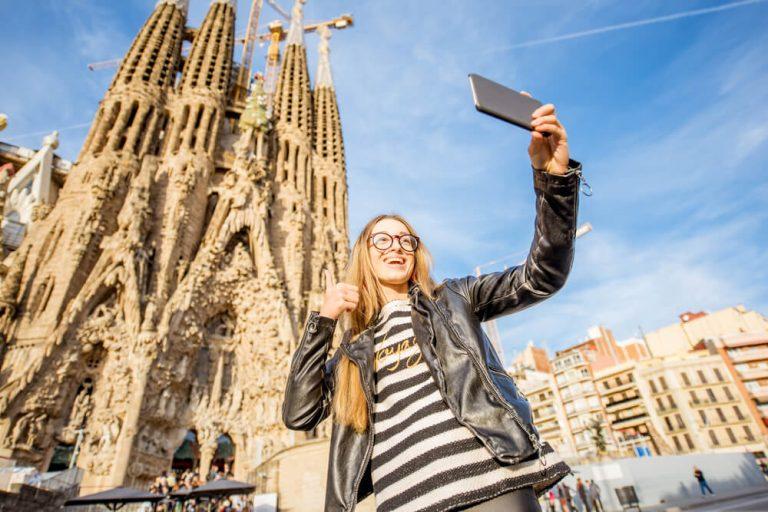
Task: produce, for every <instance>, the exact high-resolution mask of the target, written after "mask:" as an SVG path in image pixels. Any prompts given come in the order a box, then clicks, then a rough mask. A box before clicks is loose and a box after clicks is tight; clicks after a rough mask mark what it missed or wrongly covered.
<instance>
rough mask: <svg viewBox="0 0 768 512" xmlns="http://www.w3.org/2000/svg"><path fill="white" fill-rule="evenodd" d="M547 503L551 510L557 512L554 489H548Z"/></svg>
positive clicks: (550, 511)
mask: <svg viewBox="0 0 768 512" xmlns="http://www.w3.org/2000/svg"><path fill="white" fill-rule="evenodd" d="M547 504H548V507H549V512H555V491H553V490H552V489H550V490H549V491H547Z"/></svg>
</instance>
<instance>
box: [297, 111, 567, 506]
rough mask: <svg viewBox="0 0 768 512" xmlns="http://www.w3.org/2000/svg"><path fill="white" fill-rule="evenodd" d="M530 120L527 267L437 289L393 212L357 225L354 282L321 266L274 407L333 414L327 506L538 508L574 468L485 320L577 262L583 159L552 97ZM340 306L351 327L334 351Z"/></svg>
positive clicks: (546, 286) (419, 247)
mask: <svg viewBox="0 0 768 512" xmlns="http://www.w3.org/2000/svg"><path fill="white" fill-rule="evenodd" d="M532 117H533V121H532V125H533V127H534V129H533V131H532V132H531V141H530V145H529V148H528V153H529V156H530V158H531V165H532V167H533V181H534V189H535V192H536V210H537V211H536V225H535V236H534V241H533V244H532V246H531V251H530V253H529V255H528V258H527V260H526V262H525V263H524V264H523V265H519V266H517V267H514V268H511V269H508V270H505V271H503V272H496V273H491V274H485V275H482V276H479V277H474V276H467V277H463V278H459V279H446V280H444V281H443V282H442V283H440V284H439V285H438V284H436V283H435V282H434V281H433V280H432V278H431V277H430V262H431V257H430V254H429V252H428V251H427V249H426V247H424V245H423V244H422V243H421V242H420V239H419V237H418V236H417V235H416V232H415V231H414V229H413V228H412V226H411V225H410V224H409V223H408V222H407V221H406V220H405V219H403V218H402V217H401V216H399V215H394V214H392V215H379V216H377V217H375V218H374V219H372V220H371V221H370V222H368V224H366V226H365V228H364V229H363V230H362V232H361V233H360V236H359V237H358V238H357V241H356V242H355V244H354V247H353V248H352V256H351V260H350V265H349V268H348V271H347V276H346V280H347V281H348V282H346V283H338V284H337V283H335V282H333V276H332V274H331V273H330V271H328V272H326V286H327V289H326V291H325V296H324V298H323V304H322V306H321V307H320V310H319V311H311V312H310V314H309V318H308V320H307V324H306V326H305V329H304V333H303V335H302V338H301V340H300V343H299V346H298V348H297V349H296V353H295V354H294V356H293V360H292V363H291V369H290V374H289V377H288V382H287V385H286V391H285V401H284V402H283V411H282V412H283V421H284V422H285V424H286V426H287V427H288V428H291V429H294V430H311V429H313V428H315V427H316V426H317V425H318V424H319V423H320V422H321V421H323V420H324V419H325V418H326V417H327V416H328V415H330V414H331V412H333V416H334V423H333V430H332V435H331V446H330V456H329V459H330V460H329V468H328V482H327V486H326V503H325V510H327V511H337V510H343V511H350V510H353V509H354V507H355V505H356V503H357V502H358V501H360V500H362V499H363V498H365V497H366V496H367V495H369V494H371V493H372V492H373V493H374V495H375V499H376V509H377V511H379V512H383V511H390V510H397V511H414V510H419V511H422V510H434V511H447V510H473V511H483V512H491V511H495V510H519V511H540V510H541V509H540V507H539V505H538V502H537V495H541V493H543V492H545V491H546V490H547V489H548V488H550V487H552V486H553V485H555V484H556V483H557V482H558V481H559V480H560V479H562V478H563V477H564V476H565V475H566V474H567V473H569V472H570V468H568V466H567V465H566V464H565V463H564V462H563V461H562V460H561V459H560V458H559V457H558V456H557V455H556V454H555V453H554V451H553V450H552V448H551V447H550V446H549V445H548V444H546V443H542V442H541V441H540V439H539V434H538V432H537V430H536V428H535V427H534V425H533V421H532V416H531V408H530V405H529V404H528V401H527V400H526V398H525V397H524V396H523V395H522V394H520V392H519V391H518V390H517V387H516V386H515V383H514V381H513V379H512V378H511V377H510V376H509V375H508V374H507V373H506V372H505V371H504V370H503V368H502V366H501V363H500V361H499V359H498V356H497V355H496V353H495V351H494V350H493V348H492V347H491V344H490V342H489V340H488V338H487V337H486V336H485V334H484V332H483V330H482V329H481V326H480V325H481V322H483V321H487V320H491V319H493V318H497V317H500V316H502V315H506V314H509V313H512V312H515V311H519V310H522V309H524V308H526V307H528V306H530V305H532V304H534V303H536V302H538V301H540V300H543V299H545V298H547V297H549V296H550V295H552V294H553V293H555V292H556V291H557V290H558V289H560V288H561V287H562V286H563V284H564V283H565V280H566V276H567V274H568V272H569V271H570V268H571V263H572V260H573V241H574V238H575V232H576V211H577V208H578V194H577V192H578V185H579V177H580V174H581V165H580V164H579V163H578V162H576V161H574V160H570V159H569V155H568V144H567V137H566V132H565V129H564V128H563V126H562V125H561V124H560V122H559V121H558V119H557V116H556V114H555V108H554V106H553V105H551V104H548V105H544V106H542V107H540V108H539V109H537V110H536V111H535V112H534V113H533V115H532ZM545 135H548V136H545ZM342 314H344V315H346V316H347V318H346V319H347V320H348V323H347V325H349V326H350V327H351V328H350V329H349V330H348V331H346V332H345V333H344V339H343V340H342V343H341V345H340V347H339V349H338V350H337V351H336V352H335V354H334V355H333V357H332V358H330V359H329V357H328V353H329V350H330V349H331V340H332V337H333V333H334V330H335V327H336V323H337V321H338V319H339V317H340V316H341V315H342Z"/></svg>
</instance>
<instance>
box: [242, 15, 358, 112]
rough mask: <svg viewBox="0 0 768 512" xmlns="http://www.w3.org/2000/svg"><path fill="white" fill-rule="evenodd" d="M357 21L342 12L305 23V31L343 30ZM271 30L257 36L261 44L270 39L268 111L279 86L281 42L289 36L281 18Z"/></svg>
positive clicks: (266, 75) (266, 81)
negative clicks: (333, 16) (325, 18)
mask: <svg viewBox="0 0 768 512" xmlns="http://www.w3.org/2000/svg"><path fill="white" fill-rule="evenodd" d="M267 1H268V2H269V4H270V5H271V6H272V7H274V5H273V2H270V1H269V0H267ZM354 23H355V20H354V18H353V17H352V15H351V14H342V15H341V16H337V17H336V18H333V19H331V20H327V21H319V22H316V23H310V24H307V25H304V32H305V33H310V32H316V31H318V30H319V29H320V28H321V27H328V28H334V29H337V30H342V29H345V28H349V27H351V26H353V25H354ZM267 28H268V29H269V32H266V33H263V34H259V35H257V36H256V40H258V41H259V42H260V44H262V45H263V44H264V42H266V41H269V48H268V49H267V62H266V65H265V67H264V92H265V93H266V94H267V111H268V112H271V111H272V99H273V97H274V94H275V90H276V88H277V75H278V69H279V64H280V42H281V41H283V40H284V39H285V38H286V36H287V34H288V33H287V31H286V30H285V28H284V27H283V23H282V22H281V21H280V20H275V21H273V22H271V23H270V24H269V25H267Z"/></svg>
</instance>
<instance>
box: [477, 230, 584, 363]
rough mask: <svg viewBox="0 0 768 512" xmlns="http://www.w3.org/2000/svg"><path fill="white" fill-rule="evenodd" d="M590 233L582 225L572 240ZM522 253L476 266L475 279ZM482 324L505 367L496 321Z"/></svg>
mask: <svg viewBox="0 0 768 512" xmlns="http://www.w3.org/2000/svg"><path fill="white" fill-rule="evenodd" d="M591 231H592V224H590V223H589V222H585V223H584V224H582V225H581V226H579V227H578V228H577V229H576V236H575V237H574V238H581V237H582V236H584V235H586V234H587V233H589V232H591ZM524 253H525V251H517V252H513V253H512V254H508V255H506V256H502V257H501V258H497V259H495V260H491V261H488V262H486V263H483V264H481V265H478V266H476V267H475V275H476V276H477V277H480V268H482V267H487V266H488V265H494V264H496V263H498V262H500V261H504V260H507V259H509V258H512V257H513V256H519V255H521V254H524ZM524 262H525V260H523V261H521V262H520V263H519V264H522V263H524ZM504 270H507V266H506V265H505V266H504ZM483 323H484V324H485V330H486V332H487V333H488V338H489V339H490V340H491V344H492V345H493V348H494V349H495V350H496V353H497V354H498V356H499V360H500V361H501V364H502V366H505V363H504V351H503V350H502V349H501V336H500V335H499V328H498V327H497V326H496V320H488V321H487V322H483Z"/></svg>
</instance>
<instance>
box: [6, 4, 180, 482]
mask: <svg viewBox="0 0 768 512" xmlns="http://www.w3.org/2000/svg"><path fill="white" fill-rule="evenodd" d="M186 6H187V3H186V1H183V2H182V1H167V0H166V1H161V2H158V3H157V5H156V7H155V9H154V11H153V12H152V14H151V15H150V16H149V18H148V19H147V21H146V23H145V24H144V26H143V27H142V28H141V30H140V31H139V33H138V35H137V36H136V38H135V39H134V41H133V44H132V45H131V47H130V49H129V50H128V52H127V53H126V54H125V56H124V58H123V59H122V62H121V65H120V68H119V69H118V71H117V73H116V74H115V77H114V79H113V80H112V83H111V85H110V87H109V89H108V90H107V92H106V94H105V95H104V98H103V99H102V101H101V103H100V105H99V108H98V110H97V112H96V115H95V117H94V121H93V124H92V125H91V129H90V131H89V134H88V136H87V137H86V140H85V142H84V144H83V147H82V149H81V151H80V155H79V157H78V160H77V164H75V166H74V167H73V168H72V170H71V172H70V173H69V175H68V176H67V180H66V183H65V185H64V187H63V188H62V189H61V190H60V192H59V194H58V197H57V198H55V201H56V202H55V205H54V206H53V208H52V209H51V210H50V211H46V212H44V215H40V217H39V218H38V219H36V222H35V228H34V229H33V230H30V231H29V232H28V234H27V236H26V237H25V239H24V241H23V243H22V245H21V246H20V247H19V249H18V251H19V259H18V260H17V266H16V267H15V268H14V269H12V271H11V272H9V274H8V276H6V281H5V282H4V283H3V286H2V287H1V288H0V289H1V290H2V297H0V303H2V305H3V315H2V316H0V323H2V322H6V321H8V320H11V321H12V322H13V325H12V331H7V332H11V336H10V337H9V339H8V340H7V342H8V345H7V348H8V352H7V354H6V357H5V358H4V360H3V362H2V365H3V367H2V373H3V375H4V376H5V377H4V381H3V396H2V398H1V399H0V409H3V408H5V406H7V407H8V408H7V409H6V410H5V411H4V412H3V414H2V415H0V438H3V439H4V448H7V449H8V454H9V455H10V456H11V457H12V458H16V459H17V460H19V461H23V462H25V463H31V464H37V465H38V466H39V467H40V469H41V470H45V469H46V468H45V467H44V466H45V465H46V463H45V461H47V460H48V459H46V455H45V454H46V453H52V451H53V448H54V446H53V445H54V444H55V440H54V439H53V435H54V432H53V429H52V425H53V423H54V422H57V421H58V420H59V419H60V418H61V419H63V418H62V414H68V413H69V407H70V406H71V404H72V400H73V396H72V394H69V395H67V393H74V391H76V389H77V387H78V385H79V383H81V382H83V379H84V378H85V374H86V372H87V371H89V370H88V369H87V368H88V366H87V363H86V361H87V360H88V358H96V359H97V360H98V357H100V355H99V354H103V353H107V352H109V350H112V352H111V353H110V355H109V357H110V358H112V359H113V360H114V358H115V357H118V356H116V355H115V350H116V351H118V352H119V350H120V349H121V348H118V345H120V347H126V346H127V345H128V343H129V342H128V339H129V338H131V339H133V338H135V336H134V335H135V334H136V333H137V332H138V326H137V325H136V323H134V324H132V327H131V328H130V332H131V333H132V335H131V336H125V335H124V334H119V335H118V337H120V338H121V339H122V340H123V341H124V342H125V343H119V344H117V345H111V346H109V343H110V340H111V339H113V338H110V336H111V335H105V336H102V337H99V338H98V339H96V338H95V337H94V338H91V339H90V340H86V338H88V335H85V334H83V333H85V332H86V331H88V329H89V328H87V327H86V328H83V324H82V322H83V320H82V317H81V318H80V319H76V318H75V316H74V315H73V314H71V312H72V310H73V309H75V308H77V307H78V306H77V305H78V304H80V305H81V307H82V308H83V310H84V311H85V312H84V313H83V316H86V317H88V316H89V315H90V316H91V320H93V318H94V317H95V316H99V315H101V313H94V311H95V310H96V309H99V311H100V312H103V311H105V310H107V309H109V308H113V309H112V310H111V311H112V312H111V313H110V314H108V315H107V316H104V317H101V319H100V320H98V321H97V323H99V325H101V326H105V325H109V324H110V322H113V321H115V319H119V321H122V320H120V319H123V318H128V319H129V320H130V316H131V315H132V314H133V311H131V310H130V308H128V307H126V308H125V309H120V312H119V313H114V311H115V309H114V308H120V305H119V304H117V305H116V302H117V301H118V300H119V298H120V294H121V292H122V291H124V286H123V285H124V282H125V280H126V274H125V273H122V271H118V272H112V273H110V274H108V275H97V274H96V272H95V271H94V269H95V268H96V266H97V263H100V262H103V261H104V258H103V256H104V255H105V254H106V253H108V252H109V249H108V246H107V245H105V244H103V243H102V242H105V241H106V240H108V239H109V238H110V237H112V236H113V235H114V234H115V233H116V232H118V231H119V229H120V226H119V221H118V214H119V212H120V211H121V210H122V209H123V206H124V204H125V202H126V197H127V196H128V191H129V189H131V187H132V185H133V182H134V179H135V178H136V176H138V175H140V171H143V172H144V173H145V174H149V173H150V171H154V170H155V167H156V165H157V157H156V154H157V153H158V151H159V147H160V144H159V142H160V139H161V134H162V133H163V129H162V127H163V125H164V122H165V112H166V100H167V98H168V96H169V95H170V93H171V88H172V86H173V84H174V82H175V77H176V72H177V70H178V66H179V61H180V58H181V43H182V37H183V32H184V25H185V22H186V19H185V17H186V12H185V11H186ZM47 143H50V144H53V143H54V140H53V139H51V140H50V141H48V142H47ZM152 175H154V172H152ZM143 242H144V240H141V241H140V242H139V245H141V244H142V243H143ZM22 255H24V256H25V258H23V259H22ZM130 256H131V257H132V256H133V255H132V254H130ZM22 261H23V265H21V263H20V262H22ZM124 269H125V270H126V271H127V273H128V274H131V273H132V272H133V267H132V266H126V267H124ZM118 274H120V275H118ZM93 281H95V282H93ZM88 282H93V289H94V290H96V291H95V292H94V293H93V294H91V295H87V296H85V297H84V298H83V296H84V295H86V294H85V293H83V290H84V287H85V284H86V283H88ZM17 283H19V285H17ZM19 286H20V287H21V288H20V290H21V291H20V293H19V294H18V303H17V304H14V303H13V301H12V300H5V299H9V298H11V297H12V296H13V295H14V293H13V291H14V289H17V288H19ZM129 302H130V301H126V304H127V303H129ZM126 311H128V317H124V313H125V312H126ZM8 314H10V315H11V316H10V317H8ZM86 321H87V320H86ZM126 321H128V320H126ZM129 323H130V322H129ZM92 325H93V324H92ZM0 327H1V326H0ZM78 329H80V330H79V331H78ZM76 331H77V332H79V333H80V334H79V335H78V334H75V332H76ZM91 332H93V331H91ZM124 332H127V331H124ZM102 334H104V332H102ZM83 336H84V337H83ZM107 346H109V347H110V348H106V347H107ZM64 347H67V349H66V350H65V348H64ZM81 349H82V350H81ZM97 362H98V361H97ZM93 364H96V363H93ZM127 371H129V372H130V371H132V370H131V369H128V370H127ZM119 379H120V378H119V377H118V378H115V377H114V375H110V376H108V377H107V378H106V379H102V386H104V387H103V389H105V390H109V389H110V388H109V386H112V385H114V384H115V383H116V382H117V381H118V380H119ZM57 382H58V384H57ZM73 386H74V387H73ZM108 392H109V393H112V391H108ZM102 405H103V406H102V407H101V408H99V409H98V410H95V411H94V415H96V414H97V413H98V414H99V415H101V420H100V421H104V422H109V424H110V425H111V431H110V432H109V434H108V435H106V434H105V438H104V441H105V442H103V443H101V446H96V445H88V443H85V444H84V446H83V448H82V452H81V453H82V454H86V456H87V454H88V453H96V452H100V453H103V454H104V457H106V458H109V457H110V456H111V455H112V454H113V450H112V446H113V445H114V440H115V437H116V436H117V434H118V433H119V431H120V424H121V423H120V422H121V421H122V419H121V416H120V415H121V414H122V413H121V411H120V410H119V408H118V407H117V406H115V404H112V405H111V406H109V405H105V404H102ZM33 419H34V422H35V423H34V425H36V426H35V427H34V429H32V427H31V426H30V425H31V423H30V422H31V421H32V420H33ZM9 429H10V430H9ZM25 429H27V430H29V429H32V430H30V431H33V434H34V435H23V436H22V435H16V436H9V435H8V434H9V433H13V432H14V431H15V432H16V434H19V433H24V432H25ZM94 435H95V433H94ZM86 436H88V434H86ZM107 437H108V438H109V443H107V442H106V439H107ZM86 438H87V439H94V438H93V437H91V438H88V437H86ZM108 469H109V466H104V467H103V468H102V470H103V471H108ZM89 471H91V472H93V469H92V468H91V469H89Z"/></svg>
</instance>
